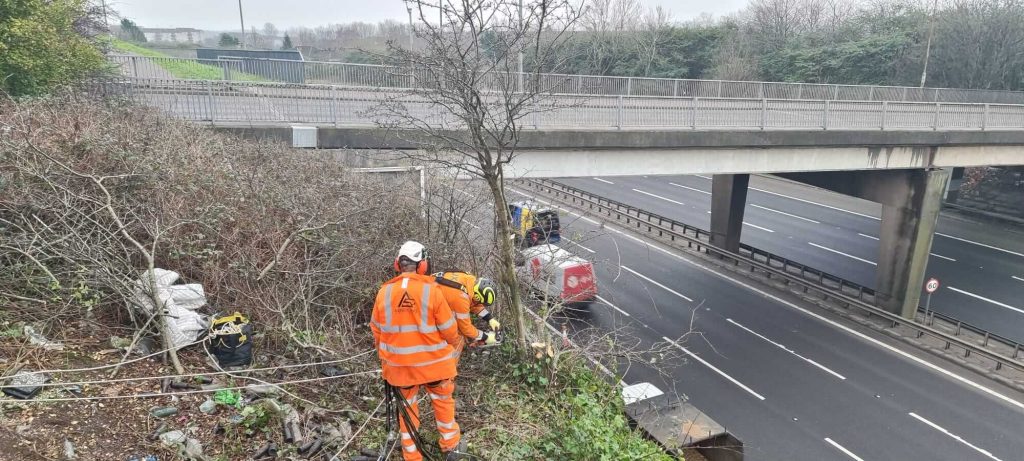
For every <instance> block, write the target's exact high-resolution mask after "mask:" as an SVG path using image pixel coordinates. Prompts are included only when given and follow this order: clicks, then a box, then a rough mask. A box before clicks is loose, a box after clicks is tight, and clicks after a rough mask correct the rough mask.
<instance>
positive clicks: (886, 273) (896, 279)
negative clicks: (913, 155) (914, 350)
mask: <svg viewBox="0 0 1024 461" xmlns="http://www.w3.org/2000/svg"><path fill="white" fill-rule="evenodd" d="M906 176H907V177H906V178H904V179H905V181H902V182H901V184H900V188H901V189H903V191H904V193H903V194H901V195H900V196H896V197H892V200H890V201H889V203H885V202H883V203H882V225H881V232H880V233H879V240H880V241H879V248H878V249H879V256H878V272H877V274H876V278H875V280H876V282H875V290H876V292H877V293H878V295H877V296H878V300H879V304H881V305H882V306H883V307H885V308H886V310H888V311H890V312H893V313H898V314H900V315H901V316H903V317H904V318H908V319H910V318H914V315H915V314H916V313H917V307H918V305H919V304H920V301H921V289H922V286H924V280H925V277H926V276H927V274H926V273H925V271H926V270H927V268H928V255H929V253H930V252H931V249H932V239H933V238H934V236H935V224H936V222H937V221H938V219H939V210H940V209H941V208H942V196H943V193H944V192H945V189H946V183H947V182H948V181H949V176H950V172H949V171H947V170H925V171H920V170H918V171H913V172H910V173H909V174H907V175H906ZM894 201H895V202H897V203H893V202H894ZM899 201H901V202H902V203H898V202H899Z"/></svg>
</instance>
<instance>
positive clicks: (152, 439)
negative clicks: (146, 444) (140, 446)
mask: <svg viewBox="0 0 1024 461" xmlns="http://www.w3.org/2000/svg"><path fill="white" fill-rule="evenodd" d="M164 432H167V423H160V426H159V427H157V428H156V430H155V431H153V432H152V433H151V434H149V437H146V440H149V441H150V442H156V439H158V438H160V434H163V433H164ZM133 456H134V455H133Z"/></svg>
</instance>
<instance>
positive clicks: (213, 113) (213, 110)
mask: <svg viewBox="0 0 1024 461" xmlns="http://www.w3.org/2000/svg"><path fill="white" fill-rule="evenodd" d="M206 98H207V102H208V104H209V106H210V124H211V125H212V124H213V122H215V121H217V107H216V106H215V105H214V102H213V101H214V99H213V80H207V81H206Z"/></svg>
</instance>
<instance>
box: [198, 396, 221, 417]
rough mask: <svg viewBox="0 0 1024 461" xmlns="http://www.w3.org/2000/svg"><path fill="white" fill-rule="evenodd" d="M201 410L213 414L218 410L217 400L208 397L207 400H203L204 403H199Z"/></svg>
mask: <svg viewBox="0 0 1024 461" xmlns="http://www.w3.org/2000/svg"><path fill="white" fill-rule="evenodd" d="M199 411H201V412H203V413H205V414H208V415H212V414H214V413H216V412H217V402H214V401H213V400H211V399H206V401H205V402H203V404H202V405H199Z"/></svg>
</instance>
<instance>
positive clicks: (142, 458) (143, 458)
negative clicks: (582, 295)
mask: <svg viewBox="0 0 1024 461" xmlns="http://www.w3.org/2000/svg"><path fill="white" fill-rule="evenodd" d="M125 461H160V458H157V457H156V456H154V455H131V456H129V457H128V459H127V460H125Z"/></svg>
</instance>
